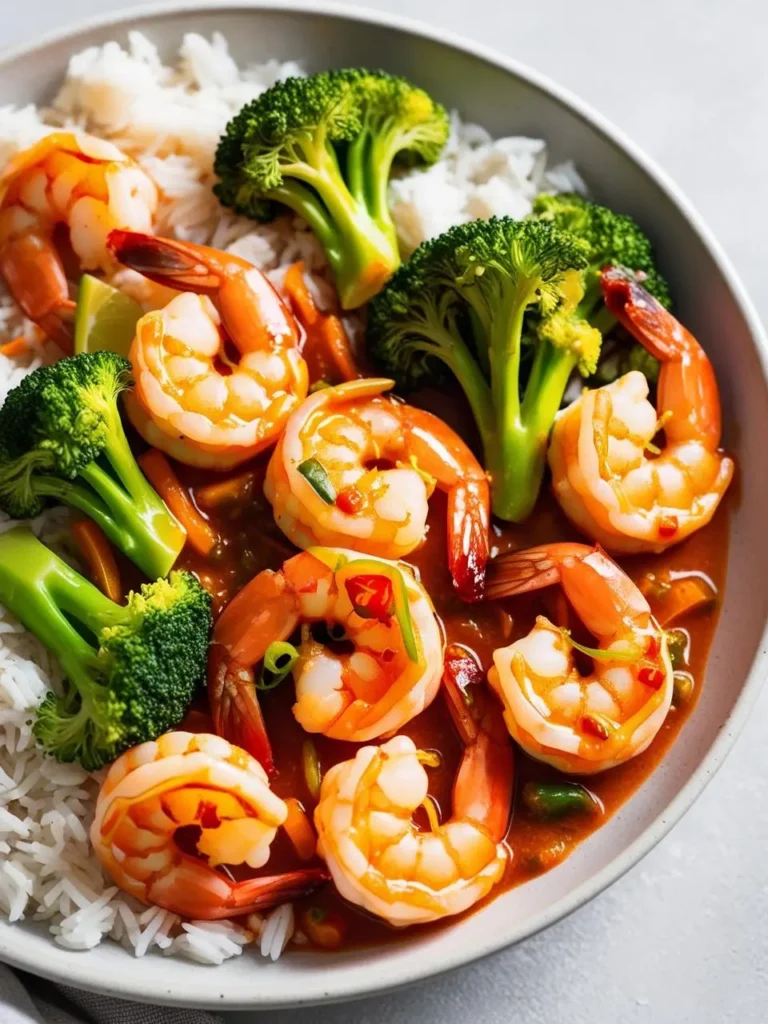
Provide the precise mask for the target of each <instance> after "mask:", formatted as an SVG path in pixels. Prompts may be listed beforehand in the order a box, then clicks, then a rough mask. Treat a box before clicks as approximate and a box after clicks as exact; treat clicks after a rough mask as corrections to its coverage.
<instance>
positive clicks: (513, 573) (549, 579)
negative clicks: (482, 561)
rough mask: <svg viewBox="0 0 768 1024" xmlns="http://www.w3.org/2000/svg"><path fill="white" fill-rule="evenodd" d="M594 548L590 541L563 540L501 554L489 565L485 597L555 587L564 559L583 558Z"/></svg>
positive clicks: (495, 597)
mask: <svg viewBox="0 0 768 1024" xmlns="http://www.w3.org/2000/svg"><path fill="white" fill-rule="evenodd" d="M593 550H594V549H593V548H592V547H589V546H588V545H586V544H571V543H562V544H543V545H541V547H536V548H528V549H527V550H525V551H513V552H511V553H510V554H506V555H498V556H497V557H496V558H494V559H493V561H492V562H491V563H490V564H489V566H488V579H487V582H486V590H485V596H486V597H487V598H489V599H491V600H497V599H498V598H501V597H513V596H514V595H515V594H528V593H530V592H531V591H533V590H541V589H543V588H544V587H551V586H552V585H553V584H555V583H559V582H560V579H561V567H562V564H563V559H565V558H569V557H570V558H583V557H584V556H585V555H587V554H589V552H591V551H593Z"/></svg>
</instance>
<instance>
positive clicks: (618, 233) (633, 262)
mask: <svg viewBox="0 0 768 1024" xmlns="http://www.w3.org/2000/svg"><path fill="white" fill-rule="evenodd" d="M531 216H532V217H534V218H536V219H538V220H543V221H549V222H550V223H551V224H553V225H554V226H555V227H557V228H560V230H561V231H570V232H571V233H572V234H574V235H576V236H577V237H578V238H580V239H582V240H583V241H585V242H586V243H587V245H588V246H589V267H588V268H587V270H586V271H585V273H584V297H583V299H582V300H581V303H580V314H581V316H582V317H583V319H586V320H589V322H590V323H591V324H592V326H593V327H597V329H598V330H599V331H601V333H602V334H606V333H607V332H608V331H609V330H610V329H611V328H612V327H613V326H614V325H615V323H616V320H615V318H614V317H613V316H611V314H610V313H609V312H608V310H607V309H606V308H605V304H604V303H603V298H602V293H601V291H600V273H601V271H602V270H603V268H604V267H606V266H609V265H616V266H622V267H628V268H629V269H630V270H633V271H635V272H636V273H640V274H642V276H643V287H644V288H646V289H647V290H648V291H649V292H650V293H651V295H654V296H655V297H656V298H657V299H658V300H659V302H660V303H661V304H662V305H663V306H664V307H665V308H669V306H670V305H671V299H670V294H669V287H668V285H667V282H666V281H665V280H664V278H663V277H662V276H661V274H660V273H659V270H658V267H657V266H656V259H655V256H654V254H653V248H652V246H651V243H650V240H649V239H648V237H647V235H645V234H644V233H643V232H642V231H641V230H640V228H639V226H638V225H637V224H636V223H635V221H634V220H633V219H632V218H631V217H629V216H627V215H626V214H624V213H615V212H614V211H613V210H610V209H608V207H607V206H600V205H598V204H597V203H592V202H590V201H589V200H587V199H584V197H583V196H580V195H577V194H576V193H571V192H564V193H561V194H559V195H549V194H548V193H542V194H541V195H539V196H537V198H536V200H535V201H534V204H533V213H532V214H531Z"/></svg>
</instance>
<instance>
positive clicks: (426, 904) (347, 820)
mask: <svg viewBox="0 0 768 1024" xmlns="http://www.w3.org/2000/svg"><path fill="white" fill-rule="evenodd" d="M494 710H495V709H494ZM494 717H497V719H498V722H499V726H500V727H499V726H496V727H495V728H490V729H489V728H485V729H482V730H480V731H479V733H478V736H477V739H476V740H475V741H474V742H473V743H472V744H471V745H470V746H468V747H467V749H466V751H465V753H464V757H463V759H462V761H461V764H460V766H459V770H458V773H457V776H456V779H455V782H454V789H453V813H452V815H451V818H450V819H449V820H448V821H445V822H443V823H439V822H438V821H437V820H436V814H435V811H434V809H433V808H432V806H431V805H429V804H427V806H428V807H429V809H430V811H431V813H430V819H431V827H430V828H429V830H427V831H422V830H419V829H417V828H416V826H415V825H414V823H413V820H412V817H413V813H414V811H416V809H417V808H419V807H420V806H422V805H424V804H425V802H427V801H429V797H428V796H427V773H426V771H425V769H424V764H425V763H426V764H430V763H432V762H431V759H430V758H431V756H433V755H430V754H429V753H426V754H425V753H424V752H422V751H419V750H417V749H416V746H415V745H414V743H413V741H412V740H411V739H410V738H408V737H407V736H395V737H394V739H391V740H389V741H388V742H387V743H384V744H382V746H380V747H363V748H362V749H360V750H358V752H357V754H356V756H355V757H354V758H353V759H352V760H351V761H344V762H342V763H340V764H337V765H334V767H333V768H331V769H330V771H329V772H328V773H327V774H326V776H325V778H324V779H323V784H322V789H321V792H320V802H319V804H318V806H317V808H316V810H315V826H316V828H317V833H318V853H319V854H320V856H321V857H323V859H324V860H325V862H326V864H327V865H328V869H329V871H330V873H331V877H332V879H333V882H334V885H335V886H336V888H337V889H338V891H339V892H340V893H341V895H342V896H343V897H344V898H345V899H347V900H349V901H350V902H351V903H354V904H356V905H357V906H360V907H362V908H363V909H364V910H367V911H368V912H369V913H371V914H376V915H377V916H378V917H381V918H383V919H384V920H385V921H388V922H389V923H390V924H392V925H395V926H396V927H403V926H406V925H412V924H424V923H426V922H429V921H436V920H439V919H440V918H443V917H447V916H449V915H452V914H460V913H462V911H464V910H467V909H468V908H469V907H471V906H473V905H474V904H475V903H477V902H478V900H481V899H483V897H485V896H487V894H488V893H489V892H490V890H491V889H492V888H493V886H494V885H496V884H497V882H499V880H500V879H501V878H502V876H503V874H504V870H505V867H506V864H507V861H508V859H509V856H510V853H509V851H508V849H507V847H506V846H505V845H504V844H503V843H502V839H503V838H504V835H505V833H506V828H507V819H508V816H509V806H510V801H511V796H512V789H513V763H512V749H511V745H510V743H509V739H508V737H507V736H506V735H505V730H504V725H503V723H501V720H500V716H498V711H496V716H494Z"/></svg>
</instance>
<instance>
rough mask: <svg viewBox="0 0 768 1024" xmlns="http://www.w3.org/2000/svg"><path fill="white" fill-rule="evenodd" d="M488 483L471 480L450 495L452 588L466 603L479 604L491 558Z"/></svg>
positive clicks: (453, 489)
mask: <svg viewBox="0 0 768 1024" xmlns="http://www.w3.org/2000/svg"><path fill="white" fill-rule="evenodd" d="M488 507H489V490H488V484H487V482H485V481H483V482H479V481H476V480H470V481H467V482H466V483H462V484H457V485H456V486H455V487H452V488H451V490H450V491H449V493H448V561H449V568H450V572H451V578H452V580H453V585H454V587H455V589H456V591H457V593H458V594H459V597H461V598H463V599H464V600H465V601H480V600H482V598H483V596H484V591H485V572H486V565H487V562H488V554H489V533H488V525H489V524H488V518H489V517H488Z"/></svg>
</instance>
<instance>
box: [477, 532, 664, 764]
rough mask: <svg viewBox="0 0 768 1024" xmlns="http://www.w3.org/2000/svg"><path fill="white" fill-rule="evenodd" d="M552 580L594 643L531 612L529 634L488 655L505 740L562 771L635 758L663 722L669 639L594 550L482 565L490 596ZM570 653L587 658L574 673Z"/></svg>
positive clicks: (549, 549)
mask: <svg viewBox="0 0 768 1024" xmlns="http://www.w3.org/2000/svg"><path fill="white" fill-rule="evenodd" d="M553 583H560V584H561V585H562V587H563V590H564V592H565V596H566V597H567V599H568V600H569V602H570V603H571V605H572V606H573V609H574V611H575V612H576V614H577V615H578V616H579V618H580V619H581V621H582V622H583V624H584V625H585V626H586V627H587V629H588V630H589V631H590V632H591V633H592V634H593V635H594V636H595V637H596V638H597V640H598V646H597V649H596V650H594V649H592V648H581V647H580V645H576V644H575V643H574V642H573V641H572V640H571V639H570V637H569V635H568V634H567V632H564V631H563V630H561V629H558V628H557V627H556V626H554V625H553V624H552V623H551V622H550V621H549V619H547V618H545V617H544V616H541V615H540V616H539V617H538V619H537V620H536V625H535V626H534V627H533V629H532V630H531V632H530V633H529V634H528V635H527V636H525V637H523V638H522V639H521V640H516V641H515V642H514V643H513V644H510V645H509V647H502V648H500V649H499V650H497V651H495V652H494V655H493V662H494V667H493V668H491V670H490V672H489V673H488V681H489V682H490V684H491V686H492V687H493V689H494V690H495V691H496V692H497V693H498V695H499V696H500V697H501V700H502V703H503V704H504V719H505V721H506V723H507V728H508V729H509V732H510V734H511V736H512V737H513V739H515V740H517V742H518V743H519V744H520V746H521V747H522V748H523V749H524V750H525V751H527V752H528V753H529V754H530V755H531V756H532V757H535V758H538V760H540V761H547V762H548V763H549V764H553V765H554V766H555V767H556V768H560V769H561V770H562V771H566V772H576V773H582V774H588V773H592V772H600V771H604V770H605V769H606V768H613V767H614V766H615V765H617V764H621V763H622V762H623V761H627V760H629V758H631V757H635V755H636V754H641V753H642V752H643V751H644V750H645V748H646V747H647V746H648V744H649V743H650V742H651V740H652V739H653V738H654V736H655V735H656V733H657V732H658V731H659V729H660V728H661V726H662V723H663V722H664V719H665V718H666V717H667V712H668V711H669V706H670V703H671V700H672V686H673V673H672V665H671V663H670V660H669V654H668V652H667V640H666V635H665V634H664V632H663V631H662V630H661V629H660V628H659V626H658V625H657V623H656V622H655V620H654V619H653V617H652V615H651V610H650V608H649V606H648V602H647V601H646V600H645V598H644V597H643V595H642V594H641V593H640V591H639V590H638V588H637V587H636V586H635V584H634V583H633V582H632V580H631V579H630V578H629V577H628V576H627V575H625V573H624V572H622V570H621V569H620V568H619V567H618V566H617V565H616V563H615V562H612V561H611V559H610V558H608V556H607V555H606V554H605V553H604V552H603V551H602V550H601V549H600V548H599V547H589V546H587V545H586V544H572V543H562V544H544V545H542V546H541V547H536V548H530V549H529V550H528V551H517V552H515V553H514V554H511V555H502V556H500V557H499V558H497V559H495V561H494V562H492V563H491V566H490V567H489V580H488V597H489V598H498V597H509V596H512V595H513V594H525V593H529V592H530V591H533V590H538V589H539V588H541V587H546V586H549V585H550V584H553ZM574 647H577V648H579V649H582V650H583V651H585V652H586V653H589V654H592V655H593V661H594V665H593V669H592V672H591V674H589V675H585V676H584V675H581V673H580V672H579V670H578V668H577V667H576V664H575V662H574V657H573V648H574Z"/></svg>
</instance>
